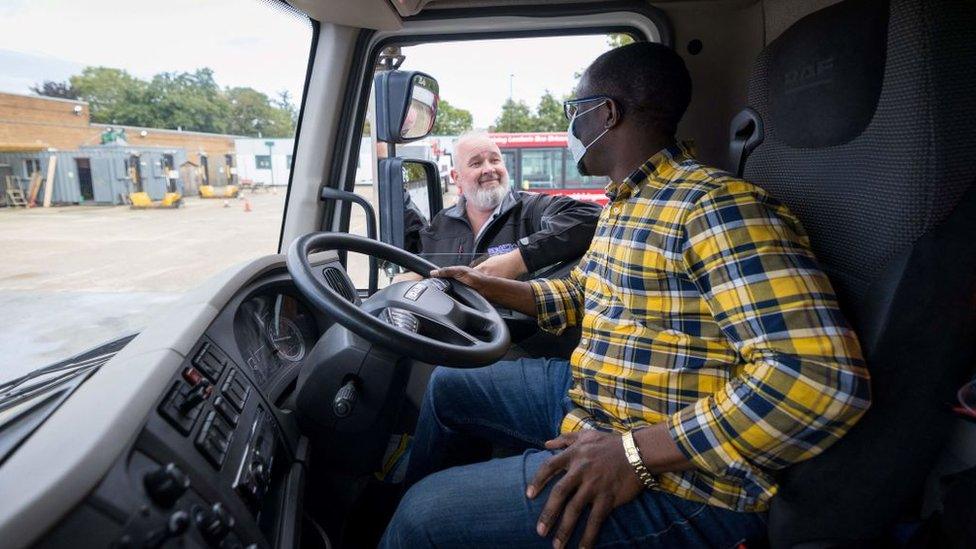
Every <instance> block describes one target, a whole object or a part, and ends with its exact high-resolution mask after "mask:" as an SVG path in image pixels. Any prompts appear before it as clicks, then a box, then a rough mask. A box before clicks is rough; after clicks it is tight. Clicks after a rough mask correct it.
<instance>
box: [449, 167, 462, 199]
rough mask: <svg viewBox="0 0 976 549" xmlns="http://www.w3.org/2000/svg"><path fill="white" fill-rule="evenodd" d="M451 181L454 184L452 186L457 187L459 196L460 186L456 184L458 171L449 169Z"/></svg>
mask: <svg viewBox="0 0 976 549" xmlns="http://www.w3.org/2000/svg"><path fill="white" fill-rule="evenodd" d="M451 181H453V182H454V186H455V187H457V191H458V194H461V185H459V184H458V171H457V170H456V169H454V168H451Z"/></svg>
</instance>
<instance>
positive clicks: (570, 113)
mask: <svg viewBox="0 0 976 549" xmlns="http://www.w3.org/2000/svg"><path fill="white" fill-rule="evenodd" d="M594 101H613V98H612V97H608V96H606V95H591V96H589V97H580V98H579V99H570V100H569V101H563V114H564V115H566V120H572V119H573V117H574V116H576V113H577V112H579V108H580V105H583V104H585V103H592V102H594Z"/></svg>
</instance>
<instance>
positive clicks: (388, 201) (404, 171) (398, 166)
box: [378, 158, 444, 253]
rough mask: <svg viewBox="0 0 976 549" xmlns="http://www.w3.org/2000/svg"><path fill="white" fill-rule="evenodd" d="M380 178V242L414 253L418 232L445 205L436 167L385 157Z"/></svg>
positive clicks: (417, 246)
mask: <svg viewBox="0 0 976 549" xmlns="http://www.w3.org/2000/svg"><path fill="white" fill-rule="evenodd" d="M379 178H380V181H379V189H378V190H379V210H380V215H379V217H380V241H382V242H386V243H387V244H392V245H393V246H396V247H398V248H403V249H405V250H407V251H408V252H413V253H417V251H418V250H419V239H420V230H421V229H423V228H424V227H426V226H427V225H429V224H430V220H431V219H433V218H434V216H435V215H437V212H439V211H441V209H442V208H443V204H444V202H443V197H442V196H441V185H440V181H439V177H438V174H437V164H434V163H433V162H430V161H427V160H406V159H403V158H384V159H382V160H380V164H379Z"/></svg>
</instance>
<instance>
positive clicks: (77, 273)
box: [0, 187, 371, 382]
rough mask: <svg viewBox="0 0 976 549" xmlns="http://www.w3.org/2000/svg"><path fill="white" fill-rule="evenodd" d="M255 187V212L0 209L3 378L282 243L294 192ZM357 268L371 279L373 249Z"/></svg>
mask: <svg viewBox="0 0 976 549" xmlns="http://www.w3.org/2000/svg"><path fill="white" fill-rule="evenodd" d="M362 191H363V194H366V195H369V194H371V188H369V187H365V188H362ZM245 196H246V197H247V198H248V199H249V200H250V202H251V210H252V211H250V212H246V211H244V202H243V201H241V200H230V201H229V202H228V206H226V207H225V205H224V201H223V200H204V199H200V198H188V199H187V200H186V205H185V207H183V208H180V209H177V210H132V209H130V208H128V207H98V206H68V207H58V208H46V209H45V208H35V209H30V210H23V209H16V210H13V209H10V208H0V250H2V255H0V257H2V259H0V311H3V313H2V316H0V318H2V321H0V382H2V381H3V380H4V379H9V378H11V377H14V376H16V375H18V374H20V373H23V372H26V371H29V370H31V369H33V368H36V367H38V366H43V365H45V364H48V363H51V362H54V361H56V360H58V359H61V358H64V357H66V356H70V355H72V354H74V353H77V352H80V351H83V350H85V349H87V348H89V347H92V346H94V345H95V344H98V343H100V342H103V341H105V340H107V339H109V338H112V337H115V336H117V335H122V334H126V333H130V332H133V331H137V330H139V329H141V328H142V327H144V326H145V325H146V324H147V323H148V322H149V321H150V320H151V319H152V318H153V317H154V316H156V315H157V314H158V312H159V308H160V307H163V306H165V305H166V304H167V303H171V302H173V301H174V300H176V299H177V298H178V297H179V296H180V294H181V293H182V292H184V291H186V290H188V289H190V288H193V287H195V286H197V285H199V284H200V283H201V282H202V281H203V280H205V279H207V278H208V277H210V276H212V275H213V274H215V273H217V272H219V271H221V270H223V269H225V268H227V267H228V266H230V265H233V264H237V263H241V262H244V261H247V260H249V259H253V258H255V257H258V256H261V255H264V254H268V253H274V252H276V251H277V246H278V238H279V234H280V231H281V219H282V213H283V209H284V202H285V196H284V193H283V192H281V191H279V192H278V194H271V193H258V194H250V193H248V194H246V195H245ZM357 210H358V211H357ZM353 212H354V218H353V227H352V232H353V233H356V234H363V218H362V215H361V210H359V209H358V208H354V209H353ZM350 268H351V270H352V271H353V272H354V274H355V275H356V276H360V277H361V279H362V280H365V274H364V273H365V268H366V261H365V258H361V257H358V258H357V257H352V258H350Z"/></svg>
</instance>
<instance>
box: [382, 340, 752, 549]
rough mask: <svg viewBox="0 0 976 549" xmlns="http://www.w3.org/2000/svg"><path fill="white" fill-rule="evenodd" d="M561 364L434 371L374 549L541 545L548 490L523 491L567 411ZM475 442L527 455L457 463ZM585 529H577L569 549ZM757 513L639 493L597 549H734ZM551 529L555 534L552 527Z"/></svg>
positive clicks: (529, 362)
mask: <svg viewBox="0 0 976 549" xmlns="http://www.w3.org/2000/svg"><path fill="white" fill-rule="evenodd" d="M570 382H571V376H570V372H569V364H568V363H567V362H566V361H565V360H552V359H551V360H545V359H521V360H515V361H512V362H499V363H497V364H493V365H491V366H488V367H485V368H477V369H451V368H438V369H437V370H435V371H434V375H433V376H432V377H431V380H430V385H429V387H428V389H427V394H426V396H425V398H424V403H423V405H422V407H421V410H420V419H419V422H418V424H417V432H416V434H415V437H414V441H413V445H412V448H411V450H410V461H409V464H408V468H407V482H408V483H410V482H416V484H414V485H413V486H411V487H410V490H409V491H408V492H407V494H406V495H405V496H404V498H403V500H402V501H401V502H400V506H399V507H398V508H397V510H396V513H395V514H394V516H393V519H392V520H391V521H390V525H389V527H388V528H387V530H386V533H385V534H384V536H383V540H382V541H381V542H380V547H408V548H414V547H499V546H506V547H550V546H551V544H552V538H551V536H550V537H549V538H543V537H540V536H539V535H538V534H536V532H535V527H536V522H537V520H538V517H539V514H540V513H541V511H542V507H543V505H545V502H546V499H547V498H548V496H549V491H550V490H551V488H552V485H553V484H554V481H553V482H550V483H549V485H548V486H547V487H546V489H545V490H544V491H543V492H542V493H541V494H540V495H538V496H536V498H535V499H534V500H530V499H528V498H526V497H525V489H526V486H527V485H528V483H529V482H530V481H531V480H532V478H533V477H534V476H535V473H536V470H538V468H539V466H540V465H541V464H542V463H543V462H544V461H545V460H546V459H548V458H549V457H551V456H552V455H553V454H554V452H552V451H548V450H544V449H541V448H542V444H543V443H544V442H545V441H546V440H549V439H551V438H554V437H556V436H557V435H558V434H559V424H560V422H561V421H562V418H563V416H564V415H565V414H566V412H567V411H568V410H569V406H570V402H569V398H568V397H567V391H568V389H569V386H570ZM484 441H489V442H492V443H499V444H505V445H509V446H512V445H518V446H521V447H523V448H526V450H525V452H524V453H523V454H522V455H520V456H516V457H509V458H504V459H493V460H491V461H486V462H482V463H469V464H466V465H461V463H463V462H464V461H465V460H466V459H470V452H469V450H470V448H471V447H472V446H477V445H479V444H482V443H483V442H484ZM585 525H586V515H585V514H584V515H583V516H582V517H581V518H580V520H579V521H578V523H577V527H576V531H575V533H574V535H573V539H572V540H571V542H570V544H569V545H570V546H575V545H577V544H578V543H579V540H580V537H581V536H582V534H583V530H584V528H585ZM765 527H766V525H765V516H764V515H763V514H762V513H738V512H734V511H729V510H726V509H722V508H719V507H714V506H711V505H706V504H703V503H698V502H694V501H690V500H686V499H682V498H679V497H677V496H673V495H670V494H667V493H665V492H660V491H645V492H644V493H642V494H641V495H640V496H639V497H638V498H637V499H635V500H634V501H631V502H630V503H627V504H625V505H622V506H620V507H618V508H616V509H615V510H614V511H613V512H612V513H611V514H610V516H609V517H608V518H607V520H606V521H605V522H604V523H603V527H602V529H601V530H600V536H599V539H598V543H597V547H623V546H639V547H733V546H735V545H736V544H737V543H738V542H740V541H743V540H745V539H757V538H760V539H761V538H762V537H763V536H764V533H765ZM553 530H555V528H553Z"/></svg>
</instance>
